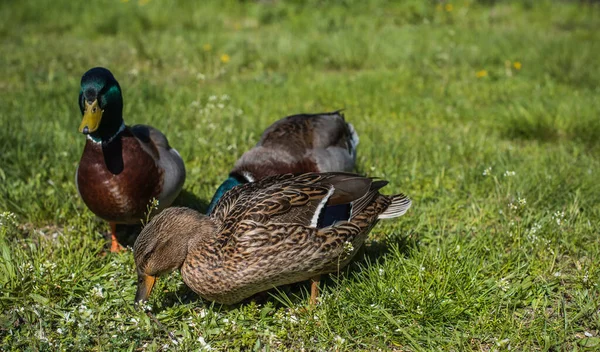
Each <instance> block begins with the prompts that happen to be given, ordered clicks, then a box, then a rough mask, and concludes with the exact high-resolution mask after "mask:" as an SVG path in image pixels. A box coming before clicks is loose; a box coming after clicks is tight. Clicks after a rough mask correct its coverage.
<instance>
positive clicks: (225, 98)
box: [221, 94, 229, 101]
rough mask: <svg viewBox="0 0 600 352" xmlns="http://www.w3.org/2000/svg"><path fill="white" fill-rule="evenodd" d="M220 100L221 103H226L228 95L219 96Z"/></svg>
mask: <svg viewBox="0 0 600 352" xmlns="http://www.w3.org/2000/svg"><path fill="white" fill-rule="evenodd" d="M221 100H222V101H227V100H229V95H227V94H223V95H221Z"/></svg>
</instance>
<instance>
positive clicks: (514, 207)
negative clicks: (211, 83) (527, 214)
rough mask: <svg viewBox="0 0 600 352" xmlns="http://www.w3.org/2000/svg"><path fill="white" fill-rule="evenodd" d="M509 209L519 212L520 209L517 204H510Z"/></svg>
mask: <svg viewBox="0 0 600 352" xmlns="http://www.w3.org/2000/svg"><path fill="white" fill-rule="evenodd" d="M508 209H510V210H517V209H519V207H518V206H517V205H516V204H513V202H510V203H508Z"/></svg>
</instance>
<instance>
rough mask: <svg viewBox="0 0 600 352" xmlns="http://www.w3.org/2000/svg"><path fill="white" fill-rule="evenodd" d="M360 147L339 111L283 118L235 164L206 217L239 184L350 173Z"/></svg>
mask: <svg viewBox="0 0 600 352" xmlns="http://www.w3.org/2000/svg"><path fill="white" fill-rule="evenodd" d="M357 145H358V135H357V134H356V131H355V130H354V127H352V125H351V124H349V123H347V122H346V121H345V119H344V115H343V114H341V113H340V112H339V111H335V112H330V113H322V114H299V115H292V116H288V117H286V118H284V119H281V120H279V121H277V122H275V123H274V124H272V125H271V126H270V127H269V128H267V129H266V130H265V131H264V132H263V134H262V137H261V139H260V141H259V142H258V143H257V144H256V146H255V147H254V148H252V149H251V150H249V151H247V152H246V153H244V154H243V155H242V156H241V157H240V159H239V160H238V161H237V162H236V163H235V165H234V167H233V169H232V170H231V173H230V174H229V178H228V179H227V180H226V181H225V182H223V184H221V186H220V187H219V189H218V190H217V192H216V193H215V195H214V196H213V198H212V200H211V202H210V205H209V207H208V211H207V214H210V213H211V212H212V210H213V209H214V207H215V206H216V204H217V202H218V201H219V199H220V198H221V197H222V196H223V194H224V193H225V192H226V191H228V190H230V189H232V188H233V187H234V186H236V185H239V184H243V183H248V182H254V181H257V180H260V179H263V178H265V177H268V176H273V175H281V174H288V173H290V174H300V173H307V172H341V171H351V170H352V169H353V168H354V163H355V160H356V146H357Z"/></svg>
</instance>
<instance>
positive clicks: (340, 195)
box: [211, 173, 376, 227]
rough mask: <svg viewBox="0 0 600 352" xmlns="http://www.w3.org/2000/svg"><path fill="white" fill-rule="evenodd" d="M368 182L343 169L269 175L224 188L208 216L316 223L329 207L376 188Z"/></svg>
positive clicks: (316, 224)
mask: <svg viewBox="0 0 600 352" xmlns="http://www.w3.org/2000/svg"><path fill="white" fill-rule="evenodd" d="M371 183H372V180H371V179H370V178H366V177H360V176H357V175H353V174H346V173H325V174H315V173H311V174H303V175H300V176H294V175H291V174H286V175H280V176H275V177H269V178H267V179H263V180H261V181H257V182H255V183H252V184H246V185H243V186H240V187H236V188H234V189H232V190H231V191H229V192H227V193H226V194H225V195H224V197H223V198H222V199H221V201H220V202H219V203H218V205H217V208H215V210H214V212H213V215H212V216H211V217H212V218H213V219H215V220H216V221H217V222H226V221H227V220H228V219H236V221H242V220H254V221H258V222H261V223H295V224H301V225H304V226H310V227H317V226H318V224H319V219H320V218H321V217H322V216H324V214H325V213H327V209H328V208H329V207H334V206H338V205H351V204H352V203H353V202H355V201H357V200H360V199H362V198H363V197H365V196H366V195H367V194H368V193H369V192H375V191H376V189H372V188H371ZM348 219H349V218H346V219H338V220H348Z"/></svg>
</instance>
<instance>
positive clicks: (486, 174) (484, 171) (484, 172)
mask: <svg viewBox="0 0 600 352" xmlns="http://www.w3.org/2000/svg"><path fill="white" fill-rule="evenodd" d="M491 174H492V167H491V166H489V167H487V168H486V169H485V170H483V173H482V175H483V176H490V175H491Z"/></svg>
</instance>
